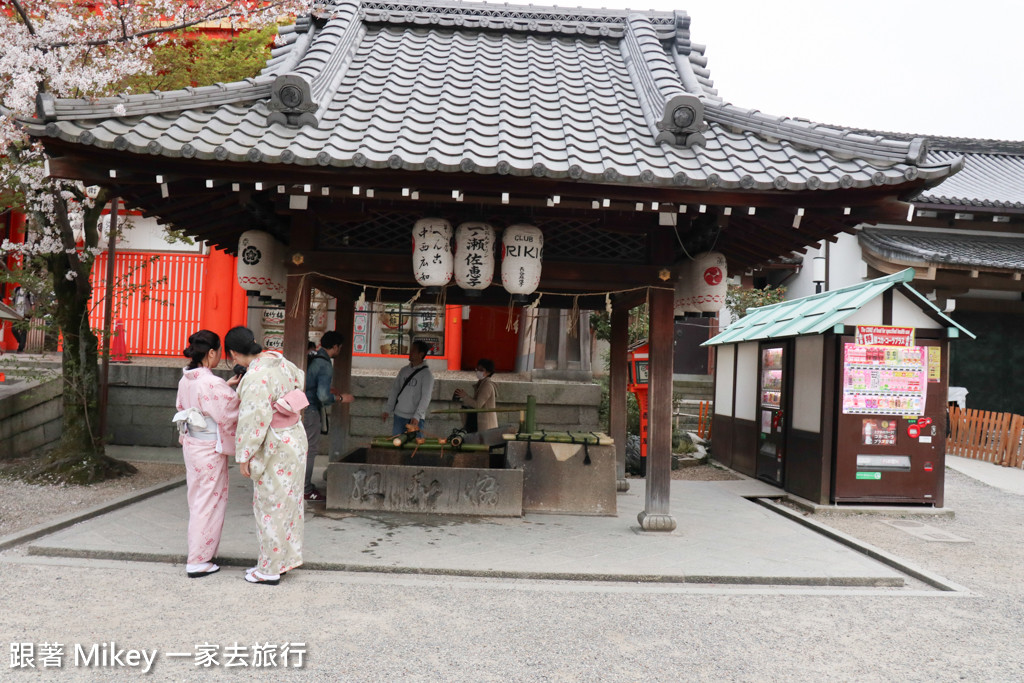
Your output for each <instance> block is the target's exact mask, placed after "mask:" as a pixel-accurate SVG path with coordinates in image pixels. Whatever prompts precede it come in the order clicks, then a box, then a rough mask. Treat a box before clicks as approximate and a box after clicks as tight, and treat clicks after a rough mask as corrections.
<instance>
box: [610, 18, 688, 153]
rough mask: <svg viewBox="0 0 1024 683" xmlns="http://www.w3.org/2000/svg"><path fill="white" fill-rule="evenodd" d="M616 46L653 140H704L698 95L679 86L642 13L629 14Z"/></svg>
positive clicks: (676, 142)
mask: <svg viewBox="0 0 1024 683" xmlns="http://www.w3.org/2000/svg"><path fill="white" fill-rule="evenodd" d="M619 48H620V49H621V50H622V56H623V60H624V61H625V63H626V68H627V70H628V71H629V77H630V79H631V80H632V81H633V85H634V87H636V92H637V94H638V95H639V97H640V105H641V109H642V110H643V114H644V118H645V119H646V120H647V125H648V127H649V128H650V129H651V135H652V136H653V137H654V139H655V142H664V143H668V144H671V145H685V146H691V145H693V144H704V137H703V136H702V135H700V133H699V130H700V127H701V125H702V124H703V119H704V108H703V106H702V105H701V102H700V100H699V99H698V97H697V96H696V95H693V94H690V93H688V92H687V91H686V89H685V88H684V87H683V82H682V81H681V80H680V76H679V72H678V70H677V69H676V66H675V64H673V63H672V60H670V59H669V57H668V55H667V54H665V48H664V47H662V45H661V42H660V41H659V40H658V37H657V35H656V34H655V31H654V27H653V26H652V25H651V22H650V21H649V20H648V19H647V17H646V16H644V15H642V14H631V15H630V16H629V20H628V22H627V24H626V35H625V37H624V38H623V39H622V41H621V42H620V43H619Z"/></svg>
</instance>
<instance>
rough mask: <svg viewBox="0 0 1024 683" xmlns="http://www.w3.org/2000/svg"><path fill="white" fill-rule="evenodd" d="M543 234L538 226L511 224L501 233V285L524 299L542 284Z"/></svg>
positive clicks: (517, 297) (515, 295)
mask: <svg viewBox="0 0 1024 683" xmlns="http://www.w3.org/2000/svg"><path fill="white" fill-rule="evenodd" d="M543 258H544V233H543V232H541V230H540V228H538V227H537V226H535V225H525V224H518V225H510V226H509V227H507V228H505V233H504V234H503V235H502V236H501V284H502V285H503V286H504V287H505V289H506V290H507V291H508V292H509V293H510V294H512V295H513V296H514V298H516V299H517V300H520V301H521V300H525V299H526V297H527V295H529V294H532V293H533V292H534V291H536V289H537V285H539V284H540V272H541V261H542V260H543Z"/></svg>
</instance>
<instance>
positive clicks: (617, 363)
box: [608, 304, 629, 491]
mask: <svg viewBox="0 0 1024 683" xmlns="http://www.w3.org/2000/svg"><path fill="white" fill-rule="evenodd" d="M611 324H612V334H611V350H610V352H609V359H608V360H609V366H610V367H609V370H608V422H609V425H608V429H609V431H610V432H611V433H610V434H609V436H611V437H612V439H614V440H615V488H616V490H617V491H628V490H629V480H628V479H626V391H627V389H626V385H627V383H628V376H627V372H628V370H627V367H626V365H627V363H628V362H629V359H628V354H627V351H626V350H627V348H628V347H629V307H628V306H626V305H624V304H620V305H618V306H616V307H615V308H613V309H612V319H611Z"/></svg>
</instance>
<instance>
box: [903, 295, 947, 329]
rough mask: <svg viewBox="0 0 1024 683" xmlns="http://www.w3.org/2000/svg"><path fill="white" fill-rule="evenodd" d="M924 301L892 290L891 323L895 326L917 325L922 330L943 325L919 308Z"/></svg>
mask: <svg viewBox="0 0 1024 683" xmlns="http://www.w3.org/2000/svg"><path fill="white" fill-rule="evenodd" d="M924 305H925V304H924V302H923V301H921V300H920V299H917V298H916V297H915V298H913V299H911V298H908V297H907V296H905V295H904V294H903V293H902V292H893V296H892V324H893V325H895V326H897V327H919V328H921V329H924V330H935V329H940V328H943V327H945V326H944V325H940V324H939V323H938V322H937V321H936V320H935V319H934V318H932V317H931V316H930V315H928V314H927V313H925V312H924V311H923V310H921V307H922V306H924Z"/></svg>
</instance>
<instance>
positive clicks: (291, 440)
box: [224, 327, 308, 586]
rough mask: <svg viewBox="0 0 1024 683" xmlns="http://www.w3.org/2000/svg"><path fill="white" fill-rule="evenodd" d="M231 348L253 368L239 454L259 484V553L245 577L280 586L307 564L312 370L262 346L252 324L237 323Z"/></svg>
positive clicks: (246, 378)
mask: <svg viewBox="0 0 1024 683" xmlns="http://www.w3.org/2000/svg"><path fill="white" fill-rule="evenodd" d="M224 348H225V349H226V350H227V354H228V356H229V358H230V359H231V360H232V362H234V363H237V364H238V365H241V366H243V367H244V368H245V369H246V370H245V374H244V375H243V376H242V380H241V382H239V384H238V397H239V399H240V400H241V405H240V406H239V411H238V431H237V436H236V440H235V459H236V460H237V461H238V463H239V468H240V470H241V472H242V474H243V475H244V476H246V477H249V478H250V479H252V482H253V502H252V504H253V513H254V514H255V516H256V531H257V535H258V537H259V543H260V555H259V559H258V560H257V562H256V566H255V567H252V568H250V569H248V570H247V571H246V572H245V580H246V581H249V582H250V583H265V584H269V585H271V586H274V585H277V583H278V582H279V581H280V579H281V574H284V573H285V572H287V571H288V570H290V569H294V568H296V567H298V566H299V565H301V564H302V525H303V512H304V510H303V499H302V494H303V491H304V486H305V483H304V482H305V473H306V447H307V443H306V430H305V428H304V427H303V426H302V409H303V408H304V407H305V406H306V405H308V401H307V400H306V393H305V392H304V391H303V386H304V384H305V376H304V374H303V372H302V370H300V369H299V368H297V367H296V366H295V365H294V364H292V363H291V362H290V361H288V360H287V359H286V358H285V357H284V356H283V355H281V354H280V353H278V352H277V351H263V350H262V349H261V348H260V346H259V344H257V343H256V340H255V338H254V337H253V333H252V331H251V330H249V329H248V328H246V327H234V328H232V329H231V330H230V331H229V332H228V333H227V334H226V335H225V336H224Z"/></svg>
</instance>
